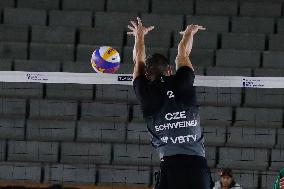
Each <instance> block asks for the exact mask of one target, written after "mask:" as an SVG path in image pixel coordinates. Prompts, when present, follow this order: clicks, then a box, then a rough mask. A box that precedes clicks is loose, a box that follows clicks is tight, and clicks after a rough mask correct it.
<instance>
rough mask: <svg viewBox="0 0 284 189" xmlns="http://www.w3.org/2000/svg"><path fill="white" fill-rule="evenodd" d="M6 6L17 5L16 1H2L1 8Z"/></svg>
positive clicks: (0, 2)
mask: <svg viewBox="0 0 284 189" xmlns="http://www.w3.org/2000/svg"><path fill="white" fill-rule="evenodd" d="M6 7H15V1H14V0H2V1H0V8H6Z"/></svg>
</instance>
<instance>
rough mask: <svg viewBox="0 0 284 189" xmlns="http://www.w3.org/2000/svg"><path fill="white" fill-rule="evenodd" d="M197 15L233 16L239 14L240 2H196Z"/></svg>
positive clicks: (206, 0) (204, 0)
mask: <svg viewBox="0 0 284 189" xmlns="http://www.w3.org/2000/svg"><path fill="white" fill-rule="evenodd" d="M195 9H196V10H195V11H196V14H197V15H210V16H212V15H217V16H233V15H237V14H238V1H218V0H217V1H216V0H214V1H210V0H199V1H196V7H195Z"/></svg>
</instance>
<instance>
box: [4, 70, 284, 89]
mask: <svg viewBox="0 0 284 189" xmlns="http://www.w3.org/2000/svg"><path fill="white" fill-rule="evenodd" d="M132 79H133V78H132V74H99V73H69V72H23V71H0V82H36V83H76V84H118V85H132ZM194 85H195V86H203V87H247V88H284V77H243V76H199V75H197V76H196V78H195V83H194Z"/></svg>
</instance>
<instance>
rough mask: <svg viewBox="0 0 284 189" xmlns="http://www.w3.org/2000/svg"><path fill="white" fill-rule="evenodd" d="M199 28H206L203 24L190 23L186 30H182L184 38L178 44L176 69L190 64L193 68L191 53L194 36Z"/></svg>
mask: <svg viewBox="0 0 284 189" xmlns="http://www.w3.org/2000/svg"><path fill="white" fill-rule="evenodd" d="M198 30H205V28H204V27H203V26H199V25H192V24H191V25H189V26H187V27H186V29H185V30H184V31H181V32H180V34H181V35H182V39H181V41H180V43H179V44H178V55H177V57H176V69H178V68H180V67H182V66H188V67H190V68H192V69H193V66H192V64H191V61H190V59H189V55H190V53H191V49H192V45H193V36H194V34H196V32H198Z"/></svg>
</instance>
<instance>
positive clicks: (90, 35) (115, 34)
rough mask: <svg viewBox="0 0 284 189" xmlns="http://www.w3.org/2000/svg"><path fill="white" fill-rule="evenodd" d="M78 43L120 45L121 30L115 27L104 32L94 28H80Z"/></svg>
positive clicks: (121, 43)
mask: <svg viewBox="0 0 284 189" xmlns="http://www.w3.org/2000/svg"><path fill="white" fill-rule="evenodd" d="M79 43H80V44H88V45H97V46H122V45H123V32H121V31H119V30H117V31H116V30H115V29H113V30H105V31H104V32H102V31H101V30H100V29H96V28H95V29H91V28H88V29H86V28H85V29H81V30H80V42H79Z"/></svg>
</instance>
